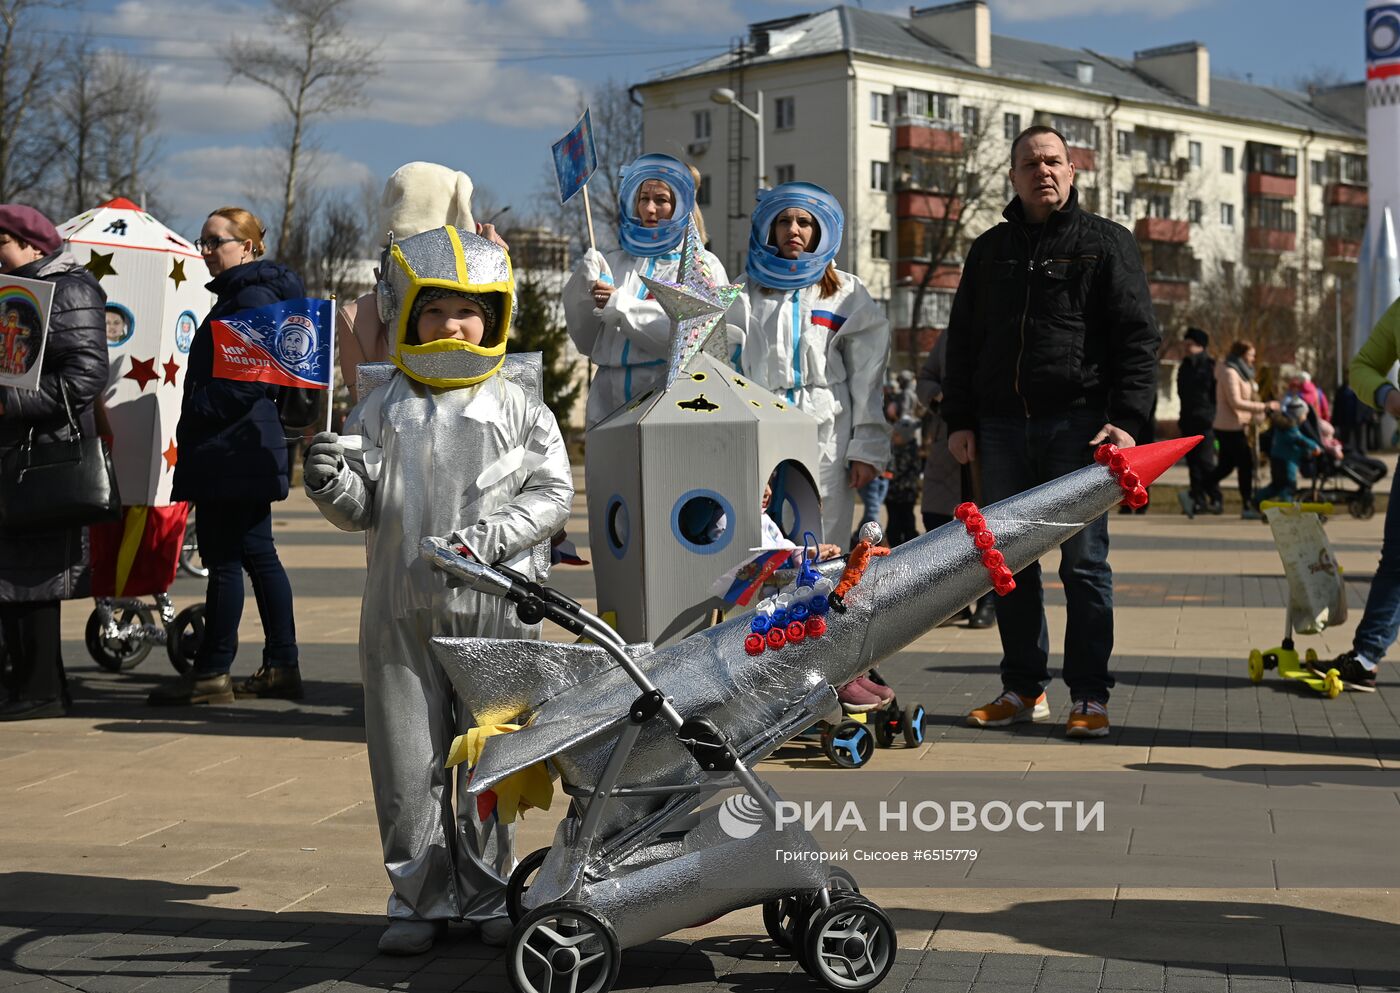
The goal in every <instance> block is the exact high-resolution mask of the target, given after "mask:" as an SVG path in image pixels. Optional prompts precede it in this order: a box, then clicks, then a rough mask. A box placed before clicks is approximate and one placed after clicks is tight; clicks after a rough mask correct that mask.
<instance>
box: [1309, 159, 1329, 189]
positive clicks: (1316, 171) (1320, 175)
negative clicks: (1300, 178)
mask: <svg viewBox="0 0 1400 993" xmlns="http://www.w3.org/2000/svg"><path fill="white" fill-rule="evenodd" d="M1308 168H1309V169H1311V170H1312V176H1311V178H1312V182H1313V185H1314V186H1321V185H1322V184H1323V183H1325V182H1327V163H1326V162H1324V161H1323V160H1322V159H1313V160H1312V161H1311V162H1309V163H1308Z"/></svg>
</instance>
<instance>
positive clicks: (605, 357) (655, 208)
mask: <svg viewBox="0 0 1400 993" xmlns="http://www.w3.org/2000/svg"><path fill="white" fill-rule="evenodd" d="M618 215H619V216H618V223H619V227H620V229H621V230H620V232H619V235H620V238H621V241H622V248H621V249H620V250H618V251H616V252H609V253H608V254H607V255H606V256H605V255H603V254H602V253H601V252H598V251H597V250H595V249H591V248H590V249H589V250H588V251H587V252H585V253H584V255H583V258H582V259H581V260H580V261H579V264H578V267H577V268H576V269H574V272H573V275H572V276H570V277H569V281H568V283H566V284H565V286H564V318H565V320H566V322H567V323H568V326H569V337H571V338H573V340H574V344H575V345H576V346H578V350H579V351H580V352H582V353H583V354H585V355H587V356H588V357H589V358H590V359H591V360H592V361H593V364H594V365H596V366H597V367H598V370H597V373H596V374H595V375H594V377H593V382H592V383H591V384H590V385H589V387H588V412H587V426H588V427H590V428H591V427H593V425H595V424H597V423H598V422H599V421H601V420H602V419H603V418H605V417H607V416H608V415H609V414H611V413H612V412H613V411H614V410H616V409H617V408H618V407H621V406H623V405H624V404H627V403H630V402H631V401H632V400H634V399H636V398H637V397H640V396H642V395H643V394H645V393H646V392H647V391H648V390H651V389H652V388H654V387H656V386H658V385H660V384H661V383H662V382H664V381H665V378H666V357H667V355H669V354H670V341H671V319H670V318H669V317H667V316H666V312H665V311H664V310H662V309H661V305H660V304H659V303H657V302H656V300H655V299H653V298H652V296H651V293H650V291H649V290H648V289H647V288H646V285H645V284H644V283H643V282H642V277H643V276H647V277H650V278H652V279H662V280H671V281H674V280H675V278H676V274H677V271H678V269H679V266H680V258H681V242H682V241H683V240H684V239H685V229H686V225H687V224H689V223H690V222H691V220H692V215H693V217H694V220H695V221H696V223H697V224H698V223H699V212H698V211H696V210H695V180H694V178H693V177H692V174H691V171H690V169H689V168H688V167H687V166H686V165H685V164H684V163H683V162H681V161H680V160H679V159H674V158H672V157H671V156H669V155H643V156H641V157H640V158H638V159H636V160H634V161H633V162H632V163H631V164H630V165H628V166H625V167H624V168H623V170H622V188H621V190H620V191H619V193H618ZM700 230H701V231H703V230H704V229H703V228H701V229H700ZM703 238H704V236H703V234H702V236H701V240H702V241H703ZM705 256H706V258H708V259H709V263H710V271H711V272H712V273H713V274H714V277H715V279H716V280H718V281H719V282H721V283H725V282H728V277H727V276H726V275H725V272H724V266H723V265H722V264H721V263H720V261H719V259H717V258H716V257H715V256H714V255H711V254H710V253H709V252H706V253H705Z"/></svg>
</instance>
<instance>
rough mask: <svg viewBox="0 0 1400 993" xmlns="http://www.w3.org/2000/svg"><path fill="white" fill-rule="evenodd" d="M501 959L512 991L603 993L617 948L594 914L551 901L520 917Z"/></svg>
mask: <svg viewBox="0 0 1400 993" xmlns="http://www.w3.org/2000/svg"><path fill="white" fill-rule="evenodd" d="M507 958H508V963H507V969H508V972H509V973H510V984H511V986H512V987H514V988H515V989H516V991H517V993H608V990H610V989H612V984H613V983H614V982H616V981H617V972H618V969H619V968H620V967H621V965H622V949H621V948H620V947H619V946H618V943H617V936H616V935H614V934H613V929H612V926H611V925H609V924H608V922H607V921H606V920H604V919H603V918H602V917H600V916H599V915H598V914H595V913H594V912H593V911H591V910H589V909H588V908H587V907H584V906H582V905H580V904H576V903H551V904H546V905H545V906H543V907H536V908H535V909H534V910H532V911H530V912H529V913H528V914H526V915H525V916H524V917H522V918H521V919H520V922H519V923H518V924H516V926H515V931H514V932H513V933H512V934H511V936H510V947H509V949H508V954H507Z"/></svg>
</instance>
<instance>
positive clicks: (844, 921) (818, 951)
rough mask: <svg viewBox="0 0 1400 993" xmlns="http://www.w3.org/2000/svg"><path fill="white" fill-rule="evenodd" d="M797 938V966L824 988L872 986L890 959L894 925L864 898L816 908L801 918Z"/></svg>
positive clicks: (885, 969) (857, 897)
mask: <svg viewBox="0 0 1400 993" xmlns="http://www.w3.org/2000/svg"><path fill="white" fill-rule="evenodd" d="M803 940H804V943H803V948H802V951H803V962H802V965H803V968H804V969H806V970H807V974H808V975H809V976H811V977H812V978H813V979H815V980H817V981H818V982H820V983H821V984H822V985H824V986H826V987H827V988H828V989H833V990H842V991H859V990H868V989H872V988H874V987H875V986H877V985H879V983H880V981H881V980H882V979H884V978H885V976H886V974H888V973H889V971H890V966H892V965H893V964H894V956H895V948H896V944H895V933H894V925H893V924H891V923H890V919H889V918H888V917H887V916H885V912H884V911H883V910H881V909H880V908H879V907H877V906H875V904H873V903H871V902H870V901H869V900H867V899H865V898H864V897H860V896H856V897H851V898H849V899H846V900H840V901H836V902H833V903H832V904H831V905H830V906H829V907H820V908H818V909H817V910H816V911H814V912H813V914H812V916H811V917H810V918H809V919H808V921H807V927H806V928H805V934H804V935H803Z"/></svg>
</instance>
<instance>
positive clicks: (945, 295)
mask: <svg viewBox="0 0 1400 993" xmlns="http://www.w3.org/2000/svg"><path fill="white" fill-rule="evenodd" d="M919 310H920V311H922V313H920V314H918V315H915V314H914V312H913V311H914V293H913V292H912V291H911V292H910V293H909V312H910V313H909V316H910V317H915V316H917V318H918V319H917V320H912V321H910V322H909V326H910V327H917V328H946V327H947V326H948V320H949V318H951V317H952V316H953V294H951V293H949V292H947V291H946V290H932V289H931V290H928V291H927V292H925V293H924V301H923V306H922V307H920V308H919Z"/></svg>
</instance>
